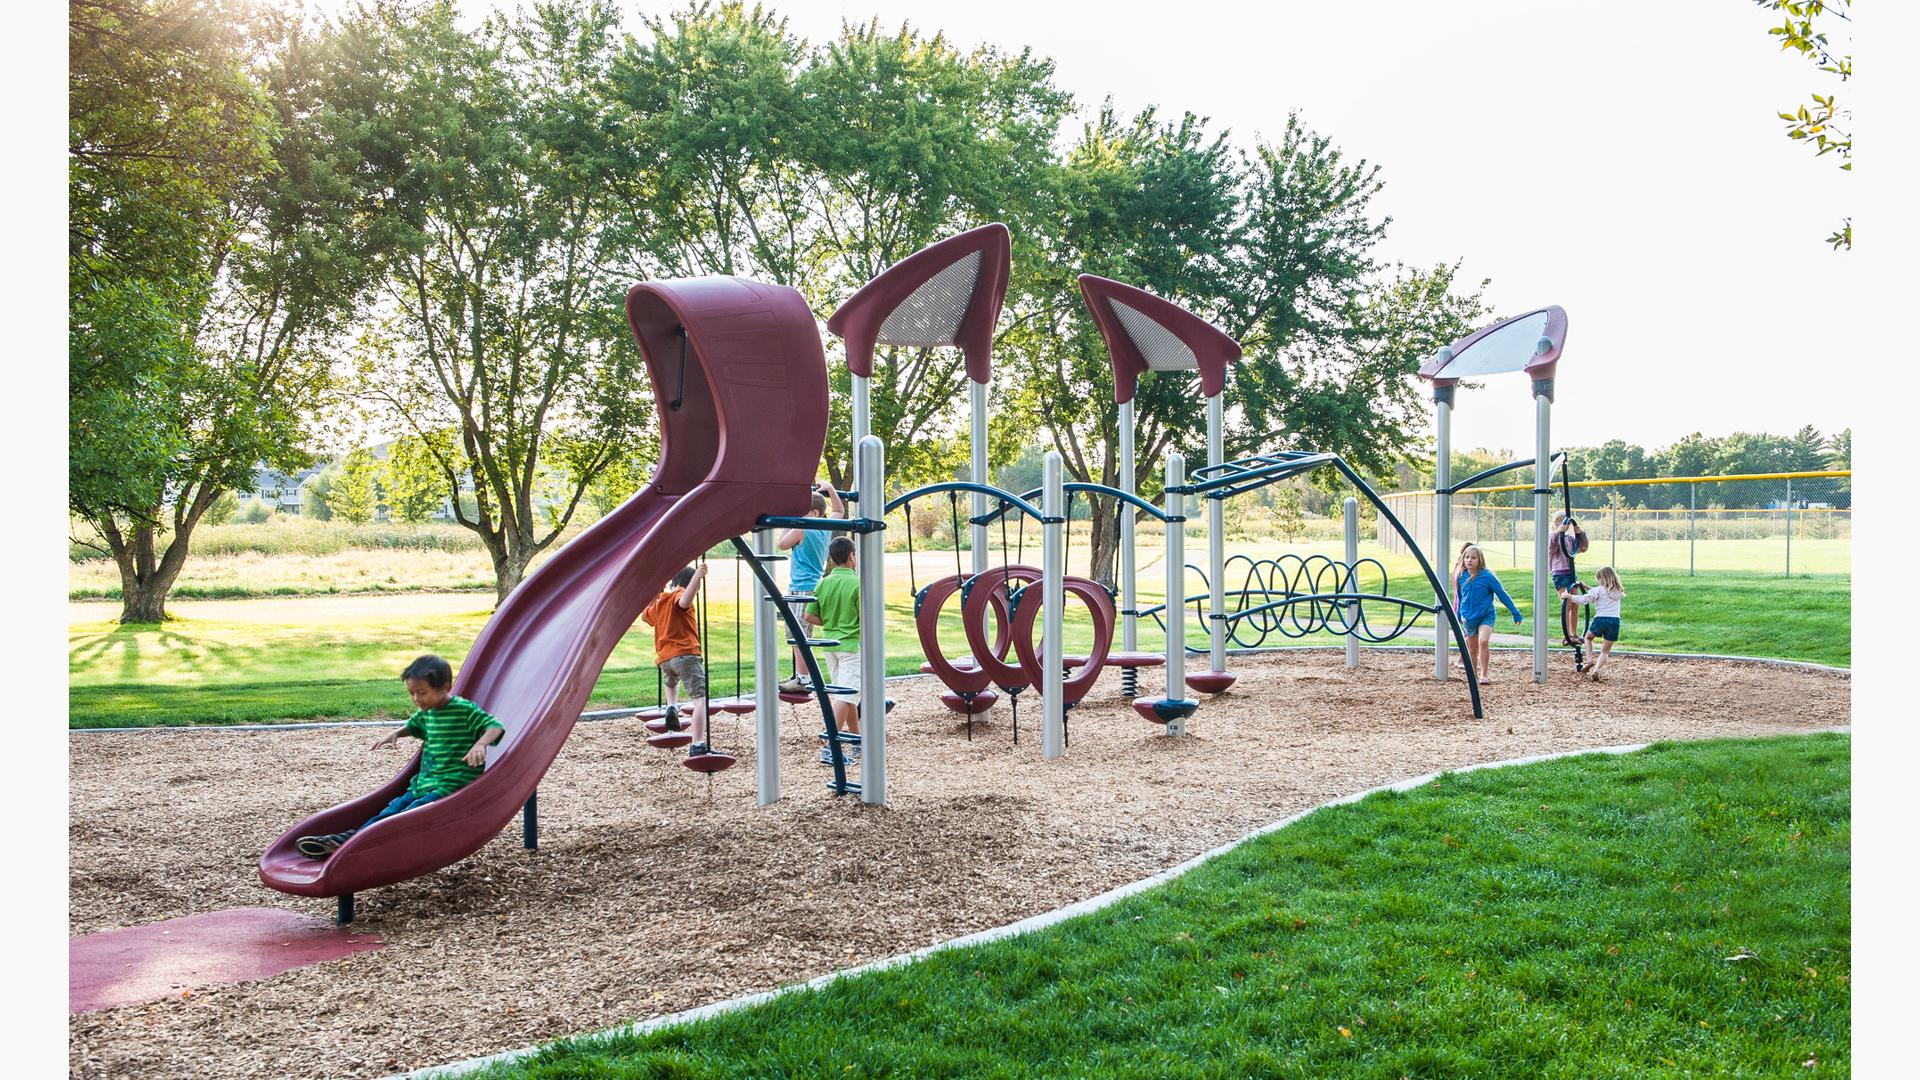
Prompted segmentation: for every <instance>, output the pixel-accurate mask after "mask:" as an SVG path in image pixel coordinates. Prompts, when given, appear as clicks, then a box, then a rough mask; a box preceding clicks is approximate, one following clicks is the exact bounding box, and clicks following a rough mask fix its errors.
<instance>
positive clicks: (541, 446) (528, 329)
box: [333, 2, 651, 599]
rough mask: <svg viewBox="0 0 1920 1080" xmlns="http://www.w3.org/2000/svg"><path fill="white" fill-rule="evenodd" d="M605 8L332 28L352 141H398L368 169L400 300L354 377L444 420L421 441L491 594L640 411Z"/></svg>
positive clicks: (415, 10)
mask: <svg viewBox="0 0 1920 1080" xmlns="http://www.w3.org/2000/svg"><path fill="white" fill-rule="evenodd" d="M615 23H616V20H615V16H614V13H613V11H612V9H611V8H609V7H608V6H606V5H604V4H599V3H573V2H568V3H554V4H543V5H540V6H537V7H535V8H533V9H532V10H530V11H529V10H525V9H523V10H520V11H518V12H516V13H514V14H513V15H501V14H495V15H492V16H490V17H488V18H487V19H486V20H485V22H484V23H483V24H482V25H481V26H480V27H479V28H478V29H477V30H474V31H472V32H467V31H464V30H462V29H461V28H460V26H459V25H458V23H457V20H456V19H455V17H454V11H453V9H452V6H451V5H450V4H447V3H431V4H427V5H424V6H416V7H401V6H386V5H382V6H380V7H377V8H375V9H372V10H369V11H365V12H362V13H361V14H359V15H356V16H354V17H353V18H351V19H349V20H348V22H347V23H346V25H345V27H344V31H343V32H344V34H345V35H346V36H347V37H349V38H350V39H352V41H353V42H354V44H355V48H354V49H353V51H352V56H353V58H354V60H355V69H354V70H353V71H351V72H349V73H347V74H348V75H349V76H350V78H351V81H352V90H353V91H354V92H353V93H352V94H343V95H342V96H341V98H339V99H338V100H336V101H335V102H334V103H333V108H335V109H336V110H338V111H340V112H341V113H343V114H348V115H347V116H345V117H343V121H344V122H347V123H349V124H350V125H351V126H352V127H353V128H354V129H355V130H357V131H359V132H361V133H362V134H361V136H360V137H361V139H362V140H363V142H365V143H366V144H369V145H372V146H375V147H387V146H403V147H405V148H406V154H405V157H404V160H403V162H401V163H400V165H399V166H398V168H397V169H396V171H395V174H394V175H393V176H392V177H391V178H387V177H381V178H380V181H381V183H383V184H385V185H387V186H389V187H390V188H391V189H392V190H394V191H395V192H396V196H395V198H394V199H393V200H392V204H391V206H389V207H387V208H386V213H385V214H384V220H385V222H387V223H388V224H389V225H390V226H391V227H392V228H394V229H395V230H396V231H397V232H399V233H400V241H399V243H398V245H397V250H396V251H395V253H394V255H393V256H392V257H391V258H390V259H388V261H387V262H386V264H385V286H386V297H387V299H388V301H389V302H390V304H391V308H392V316H391V318H390V319H389V320H387V323H386V325H384V326H383V327H381V328H380V329H379V332H377V333H370V334H368V335H367V336H366V337H365V338H364V339H363V345H362V350H361V364H360V369H359V373H358V379H357V385H358V388H359V392H360V394H361V396H362V399H363V400H364V401H366V402H368V403H370V404H371V405H373V406H374V407H375V408H376V409H377V410H379V411H380V412H382V413H384V414H385V416H386V417H387V419H388V420H389V421H398V423H399V425H400V426H401V427H403V429H405V430H407V431H409V432H410V433H412V434H415V435H428V434H430V433H433V432H440V431H451V432H453V433H454V437H453V438H452V439H448V440H444V441H443V440H440V439H435V438H429V439H427V440H426V442H425V444H424V445H425V446H427V447H428V448H429V449H430V451H431V452H432V453H433V454H434V455H435V456H436V459H437V464H438V466H439V472H440V475H441V477H442V479H443V481H444V482H445V485H446V487H445V492H446V494H447V496H448V497H450V498H452V499H454V505H455V507H456V510H455V520H456V521H457V522H459V523H460V524H461V525H464V526H465V527H467V528H468V529H471V530H473V532H475V533H476V534H477V535H478V536H479V537H480V540H481V542H482V543H483V544H484V545H485V546H486V549H487V553H488V555H489V556H490V557H491V559H492V563H493V569H494V576H495V588H496V593H497V595H498V596H499V597H500V598H502V599H504V598H505V597H506V595H507V594H508V593H509V592H511V591H512V590H513V589H514V587H515V586H517V585H518V584H519V583H520V580H521V578H522V577H523V576H524V575H525V573H526V569H527V566H528V564H529V563H530V562H531V561H532V559H533V558H534V556H535V555H537V554H539V553H540V552H541V551H543V550H545V549H546V548H547V547H548V546H549V545H551V544H552V543H553V542H554V541H555V540H556V539H557V538H558V536H559V535H560V533H561V531H562V529H564V527H565V526H566V524H567V523H568V522H569V521H570V520H571V518H572V515H573V512H574V510H575V509H576V508H577V507H578V506H579V503H580V500H581V498H582V496H583V494H584V493H585V491H586V490H587V488H588V486H589V485H591V484H592V482H593V480H594V478H595V477H596V476H597V475H598V474H599V473H600V472H601V471H602V470H603V469H605V468H607V467H608V465H609V464H610V463H611V462H613V461H615V460H617V459H618V458H619V457H620V456H621V455H622V454H623V453H625V452H626V451H627V450H628V449H629V448H630V447H631V446H632V445H633V444H634V443H635V441H636V440H637V439H638V438H639V437H640V434H641V432H642V430H643V428H644V426H645V425H646V424H647V422H648V420H649V418H650V416H651V411H650V409H649V403H648V400H647V393H646V387H647V378H646V373H645V370H644V366H643V365H642V363H641V361H640V357H639V355H638V353H637V351H636V350H635V349H634V347H633V344H632V341H631V340H630V338H629V337H628V334H627V329H626V324H625V321H624V319H623V318H622V310H623V309H622V297H623V295H624V292H625V290H626V287H627V285H628V284H630V277H629V276H628V275H627V273H625V272H624V271H622V270H621V269H619V268H620V267H623V266H630V265H632V263H633V259H634V255H633V249H634V247H635V245H636V243H637V239H636V236H635V233H634V231H633V229H632V227H631V222H630V221H629V220H628V219H627V218H625V217H624V216H623V215H622V214H620V213H619V212H618V210H619V208H618V207H617V206H616V205H615V202H616V194H615V192H614V190H613V187H612V186H611V185H609V184H608V183H607V176H608V175H609V172H610V170H611V168H612V167H613V165H614V164H615V163H616V162H618V161H620V160H621V158H620V157H619V155H617V154H615V153H614V152H613V151H612V150H611V149H610V148H609V145H608V133H609V131H610V129H611V128H612V124H611V122H610V120H609V117H608V114H607V101H608V98H609V94H608V92H607V85H608V78H609V71H610V66H611V64H612V60H613V56H614V51H615V50H614V40H613V32H614V29H615ZM467 475H471V477H472V478H473V502H472V504H471V505H472V508H471V510H470V509H469V508H468V506H467V505H466V504H465V502H464V500H462V499H461V498H460V497H459V489H460V483H461V478H462V477H463V476H467ZM556 476H558V477H564V478H565V480H564V483H563V484H561V485H560V487H559V488H558V490H557V491H556V490H554V489H553V488H552V487H551V486H550V484H551V482H552V480H553V478H554V477H556Z"/></svg>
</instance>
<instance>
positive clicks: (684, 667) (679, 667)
mask: <svg viewBox="0 0 1920 1080" xmlns="http://www.w3.org/2000/svg"><path fill="white" fill-rule="evenodd" d="M660 675H661V677H662V678H664V679H665V680H666V682H667V685H668V686H678V687H680V688H681V689H683V690H685V691H686V692H687V696H688V697H690V698H697V697H706V696H707V668H706V665H705V664H702V663H701V662H700V658H699V657H698V656H676V657H674V658H672V659H671V660H668V661H667V662H666V663H664V664H661V665H660Z"/></svg>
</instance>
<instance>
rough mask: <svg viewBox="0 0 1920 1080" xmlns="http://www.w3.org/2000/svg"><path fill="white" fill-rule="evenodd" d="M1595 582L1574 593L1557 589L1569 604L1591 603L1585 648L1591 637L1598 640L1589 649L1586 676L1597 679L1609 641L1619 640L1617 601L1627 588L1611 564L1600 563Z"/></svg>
mask: <svg viewBox="0 0 1920 1080" xmlns="http://www.w3.org/2000/svg"><path fill="white" fill-rule="evenodd" d="M1593 580H1594V582H1595V584H1594V588H1593V590H1592V591H1591V592H1588V593H1586V594H1585V595H1582V596H1574V595H1573V594H1571V593H1569V592H1567V590H1565V589H1561V590H1560V599H1561V600H1564V601H1566V602H1567V603H1570V604H1592V605H1593V623H1592V625H1590V626H1588V627H1587V648H1588V649H1589V650H1593V648H1594V639H1595V638H1599V639H1600V642H1601V644H1600V647H1599V649H1598V651H1594V652H1593V662H1592V663H1590V664H1588V665H1587V668H1586V671H1587V677H1588V678H1590V679H1592V680H1594V681H1595V682H1598V681H1600V668H1601V667H1602V666H1604V665H1605V664H1606V662H1607V661H1608V660H1609V659H1611V658H1612V656H1613V643H1614V642H1616V641H1619V640H1620V601H1621V600H1622V599H1623V598H1625V597H1626V595H1627V590H1626V589H1624V588H1622V587H1621V585H1620V575H1619V574H1616V573H1614V572H1613V567H1611V566H1603V567H1601V568H1600V569H1599V571H1598V572H1596V573H1595V574H1594V575H1593Z"/></svg>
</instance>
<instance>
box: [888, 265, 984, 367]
mask: <svg viewBox="0 0 1920 1080" xmlns="http://www.w3.org/2000/svg"><path fill="white" fill-rule="evenodd" d="M979 280H980V253H979V252H977V251H972V252H968V253H967V254H966V255H963V256H961V258H960V260H959V261H958V262H955V263H954V264H953V265H952V266H949V267H947V268H946V269H945V270H942V271H940V272H939V273H937V274H935V275H933V276H932V277H930V278H928V279H927V280H926V281H925V282H922V283H921V285H920V287H919V288H917V289H915V290H913V292H912V293H911V294H909V295H908V296H907V298H906V299H905V300H903V301H901V303H900V306H899V307H897V308H894V309H893V313H892V314H890V315H888V316H887V319H886V321H885V322H883V323H881V324H880V336H879V337H878V338H875V339H874V344H876V345H907V346H918V347H926V348H937V347H939V346H943V345H956V344H958V343H959V341H958V335H959V333H960V322H961V320H963V319H965V318H966V317H967V305H968V304H970V303H971V302H972V301H973V287H974V284H975V283H976V282H978V281H979Z"/></svg>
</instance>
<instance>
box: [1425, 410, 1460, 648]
mask: <svg viewBox="0 0 1920 1080" xmlns="http://www.w3.org/2000/svg"><path fill="white" fill-rule="evenodd" d="M1443 392H1444V394H1445V398H1444V400H1443V399H1442V397H1441V395H1442V393H1443ZM1433 441H1434V447H1435V450H1434V464H1433V553H1432V557H1431V558H1430V559H1429V561H1430V562H1432V563H1433V568H1434V569H1435V570H1440V568H1441V567H1443V566H1444V567H1447V568H1448V569H1446V570H1440V572H1441V573H1444V574H1449V575H1451V574H1452V573H1453V570H1452V566H1453V496H1451V495H1445V494H1442V492H1444V491H1445V490H1446V489H1447V488H1449V487H1452V486H1453V388H1452V387H1446V388H1444V391H1443V390H1442V389H1439V388H1436V389H1435V390H1434V401H1433ZM1446 585H1447V589H1448V591H1452V589H1453V586H1454V583H1453V582H1452V581H1448V582H1447V583H1446ZM1433 677H1434V678H1436V679H1445V678H1446V677H1447V620H1446V618H1445V617H1444V616H1435V617H1434V620H1433Z"/></svg>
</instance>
